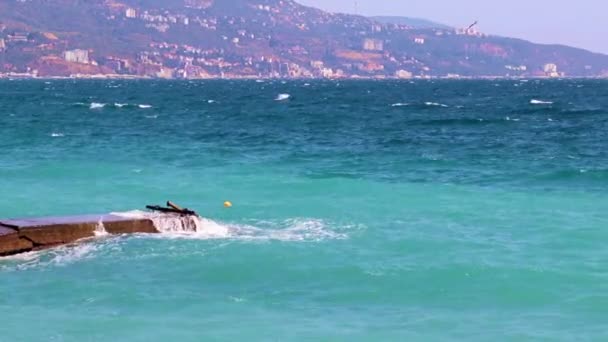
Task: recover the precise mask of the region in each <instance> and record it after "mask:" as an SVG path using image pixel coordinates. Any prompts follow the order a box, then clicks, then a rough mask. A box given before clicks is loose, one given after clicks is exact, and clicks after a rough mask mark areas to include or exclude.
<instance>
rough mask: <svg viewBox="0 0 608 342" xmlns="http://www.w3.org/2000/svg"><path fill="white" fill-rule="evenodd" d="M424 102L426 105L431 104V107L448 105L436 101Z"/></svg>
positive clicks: (445, 106)
mask: <svg viewBox="0 0 608 342" xmlns="http://www.w3.org/2000/svg"><path fill="white" fill-rule="evenodd" d="M424 104H425V105H426V106H431V107H444V108H447V107H448V105H445V104H443V103H438V102H425V103H424Z"/></svg>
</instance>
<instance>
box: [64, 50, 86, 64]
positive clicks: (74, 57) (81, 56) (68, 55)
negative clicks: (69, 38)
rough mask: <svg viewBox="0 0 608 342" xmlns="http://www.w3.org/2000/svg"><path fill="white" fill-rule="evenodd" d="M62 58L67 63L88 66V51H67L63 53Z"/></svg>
mask: <svg viewBox="0 0 608 342" xmlns="http://www.w3.org/2000/svg"><path fill="white" fill-rule="evenodd" d="M63 58H64V59H65V60H66V61H67V62H72V63H80V64H89V63H90V61H89V51H87V50H81V49H75V50H68V51H65V52H64V53H63Z"/></svg>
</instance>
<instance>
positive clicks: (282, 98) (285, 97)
mask: <svg viewBox="0 0 608 342" xmlns="http://www.w3.org/2000/svg"><path fill="white" fill-rule="evenodd" d="M290 97H291V95H289V94H279V95H278V96H277V98H276V99H275V101H285V100H289V98H290Z"/></svg>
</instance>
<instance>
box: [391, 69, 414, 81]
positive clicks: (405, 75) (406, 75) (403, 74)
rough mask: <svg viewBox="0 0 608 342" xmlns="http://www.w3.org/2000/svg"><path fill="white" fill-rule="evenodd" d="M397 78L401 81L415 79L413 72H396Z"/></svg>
mask: <svg viewBox="0 0 608 342" xmlns="http://www.w3.org/2000/svg"><path fill="white" fill-rule="evenodd" d="M395 77H397V78H400V79H410V78H412V77H414V74H412V73H411V72H409V71H407V70H397V71H396V72H395Z"/></svg>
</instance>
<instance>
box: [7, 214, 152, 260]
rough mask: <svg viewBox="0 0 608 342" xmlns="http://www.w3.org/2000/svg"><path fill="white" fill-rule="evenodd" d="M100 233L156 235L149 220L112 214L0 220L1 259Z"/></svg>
mask: <svg viewBox="0 0 608 342" xmlns="http://www.w3.org/2000/svg"><path fill="white" fill-rule="evenodd" d="M99 229H104V230H105V232H107V233H108V234H134V233H150V234H153V233H158V230H157V229H156V227H155V226H154V223H153V222H152V220H149V219H134V218H125V217H121V216H117V215H112V214H101V215H81V216H64V217H43V218H26V219H5V220H3V219H0V256H9V255H15V254H19V253H24V252H30V251H35V250H41V249H45V248H50V247H54V246H58V245H64V244H69V243H72V242H75V241H77V240H81V239H84V238H89V237H94V236H95V233H96V231H98V230H99Z"/></svg>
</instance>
